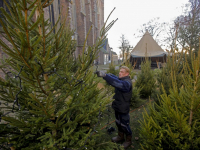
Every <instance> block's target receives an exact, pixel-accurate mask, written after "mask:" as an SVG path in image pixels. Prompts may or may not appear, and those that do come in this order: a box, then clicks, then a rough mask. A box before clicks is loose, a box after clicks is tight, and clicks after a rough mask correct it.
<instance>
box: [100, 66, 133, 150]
mask: <svg viewBox="0 0 200 150" xmlns="http://www.w3.org/2000/svg"><path fill="white" fill-rule="evenodd" d="M129 72H130V70H129V68H128V67H126V66H122V67H120V71H119V77H117V76H115V75H113V74H106V73H104V72H103V71H97V72H96V73H97V76H98V77H103V79H104V80H106V81H107V83H108V84H110V85H111V86H113V87H115V95H114V96H113V99H114V101H113V103H112V108H113V109H114V110H115V118H116V120H115V122H116V125H117V128H118V136H116V137H113V138H112V141H113V142H116V143H118V142H122V141H124V140H125V138H124V135H126V140H125V142H124V143H123V146H124V149H127V148H128V147H129V146H130V145H131V143H132V142H131V141H132V131H131V128H130V126H129V123H130V116H129V110H130V101H131V97H132V81H131V79H130V76H129Z"/></svg>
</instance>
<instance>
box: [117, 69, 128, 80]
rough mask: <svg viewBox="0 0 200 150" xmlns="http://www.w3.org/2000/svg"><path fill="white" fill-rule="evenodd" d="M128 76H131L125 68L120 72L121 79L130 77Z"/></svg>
mask: <svg viewBox="0 0 200 150" xmlns="http://www.w3.org/2000/svg"><path fill="white" fill-rule="evenodd" d="M128 75H129V73H128V72H126V70H125V69H123V68H121V69H120V71H119V78H123V77H125V76H128Z"/></svg>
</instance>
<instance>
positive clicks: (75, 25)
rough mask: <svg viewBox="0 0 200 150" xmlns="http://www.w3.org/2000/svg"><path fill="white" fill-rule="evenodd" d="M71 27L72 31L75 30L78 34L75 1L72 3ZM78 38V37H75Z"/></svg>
mask: <svg viewBox="0 0 200 150" xmlns="http://www.w3.org/2000/svg"><path fill="white" fill-rule="evenodd" d="M71 10H72V11H71V25H72V29H73V30H74V32H75V33H76V32H77V20H76V4H75V0H73V1H72V5H71ZM75 38H76V35H75Z"/></svg>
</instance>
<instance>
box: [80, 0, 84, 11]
mask: <svg viewBox="0 0 200 150" xmlns="http://www.w3.org/2000/svg"><path fill="white" fill-rule="evenodd" d="M80 2H81V3H80V4H81V12H82V13H83V14H85V0H80Z"/></svg>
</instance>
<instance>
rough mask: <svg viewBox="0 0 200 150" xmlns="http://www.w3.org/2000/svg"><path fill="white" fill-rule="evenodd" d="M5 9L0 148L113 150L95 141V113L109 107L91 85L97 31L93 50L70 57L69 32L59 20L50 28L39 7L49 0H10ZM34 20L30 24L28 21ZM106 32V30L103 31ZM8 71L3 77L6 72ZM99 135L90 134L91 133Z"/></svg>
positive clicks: (0, 20) (108, 144)
mask: <svg viewBox="0 0 200 150" xmlns="http://www.w3.org/2000/svg"><path fill="white" fill-rule="evenodd" d="M4 2H5V4H6V5H7V7H8V9H9V13H7V12H6V11H5V10H4V9H3V8H0V9H1V12H2V14H3V16H4V17H3V18H0V23H1V25H2V27H3V31H2V32H1V33H2V35H3V37H4V38H5V39H6V40H7V41H9V42H10V43H11V44H12V47H9V46H8V45H6V43H4V41H2V40H0V45H1V46H2V47H3V50H4V52H5V53H6V54H7V55H8V58H7V59H6V60H5V62H4V64H3V65H2V66H1V69H2V70H3V71H4V72H5V73H6V77H5V78H0V93H1V94H0V100H1V102H2V103H1V106H3V107H1V114H0V115H1V116H0V118H1V121H3V123H2V124H0V125H1V127H0V143H1V144H2V143H3V144H2V145H1V146H2V147H4V148H5V149H6V144H7V143H9V144H11V145H9V146H12V149H24V150H25V149H29V150H30V149H51V150H53V149H80V150H81V149H85V148H88V149H95V150H97V149H106V150H108V149H113V148H114V147H116V144H114V143H111V142H107V141H106V142H105V141H103V140H102V139H100V136H101V134H102V133H101V131H100V129H98V123H99V122H100V116H101V112H102V111H103V110H105V108H106V107H105V106H106V105H107V104H108V103H110V100H111V97H107V96H106V95H105V94H104V93H103V91H102V90H99V89H97V82H96V83H94V82H93V80H94V78H95V75H94V73H93V72H92V71H91V69H90V68H91V66H92V64H93V61H94V59H96V56H97V53H98V50H99V48H100V46H101V45H102V43H103V40H104V39H105V36H104V35H105V33H106V31H107V30H108V28H105V27H104V28H103V29H102V31H101V36H100V37H99V39H98V40H97V42H96V44H95V45H94V46H91V47H90V46H89V47H88V48H87V51H86V50H85V49H86V48H85V45H84V47H83V55H79V57H78V59H75V58H74V57H73V53H74V51H75V47H76V45H75V44H76V43H75V41H73V40H72V38H71V37H72V35H73V32H72V31H70V30H69V29H67V28H66V27H65V25H64V24H63V23H62V24H61V27H60V28H59V30H58V31H55V29H56V28H57V25H58V23H59V21H63V20H58V21H57V23H56V24H55V26H54V27H53V28H52V27H51V23H50V22H49V20H45V19H44V12H43V8H45V7H48V6H49V5H50V4H51V3H52V2H53V0H52V1H50V0H47V1H44V0H34V1H32V0H14V1H9V5H8V3H6V1H5V0H4ZM34 18H36V19H34ZM63 22H65V20H64V21H63ZM109 28H110V27H109ZM9 68H11V69H10V70H9V72H8V69H9ZM96 130H97V131H99V132H94V131H96Z"/></svg>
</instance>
